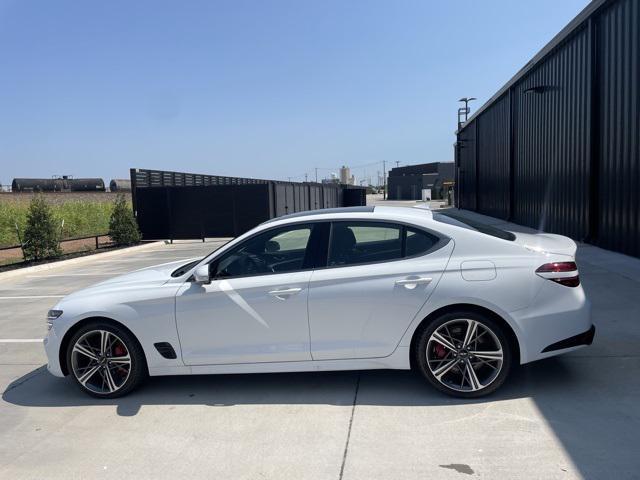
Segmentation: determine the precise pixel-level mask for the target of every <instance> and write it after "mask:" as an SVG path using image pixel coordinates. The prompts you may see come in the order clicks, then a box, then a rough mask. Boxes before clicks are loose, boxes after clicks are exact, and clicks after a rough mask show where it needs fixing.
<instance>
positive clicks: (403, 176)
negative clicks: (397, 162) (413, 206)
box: [388, 162, 454, 200]
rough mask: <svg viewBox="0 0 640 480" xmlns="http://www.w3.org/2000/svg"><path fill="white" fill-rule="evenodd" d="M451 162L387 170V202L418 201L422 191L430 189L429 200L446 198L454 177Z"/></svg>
mask: <svg viewBox="0 0 640 480" xmlns="http://www.w3.org/2000/svg"><path fill="white" fill-rule="evenodd" d="M453 166H454V164H453V162H433V163H421V164H418V165H407V166H405V167H396V168H392V169H391V170H389V185H388V191H389V200H420V199H422V189H424V188H428V189H431V198H434V199H440V198H446V194H447V186H446V185H445V182H449V183H451V182H452V181H453V177H454V168H453Z"/></svg>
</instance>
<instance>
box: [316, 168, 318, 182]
mask: <svg viewBox="0 0 640 480" xmlns="http://www.w3.org/2000/svg"><path fill="white" fill-rule="evenodd" d="M316 183H318V167H316Z"/></svg>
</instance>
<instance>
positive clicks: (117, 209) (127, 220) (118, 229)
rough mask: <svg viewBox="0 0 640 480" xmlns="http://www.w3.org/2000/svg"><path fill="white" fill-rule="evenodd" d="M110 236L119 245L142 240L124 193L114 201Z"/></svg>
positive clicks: (110, 220) (131, 243)
mask: <svg viewBox="0 0 640 480" xmlns="http://www.w3.org/2000/svg"><path fill="white" fill-rule="evenodd" d="M109 236H110V237H111V240H113V241H114V242H115V243H116V244H118V245H133V244H134V243H138V242H140V238H141V237H140V230H138V224H137V223H136V219H135V217H134V216H133V211H132V210H131V207H130V206H129V204H128V203H127V200H126V199H125V197H124V195H118V196H117V197H116V199H115V201H114V203H113V212H112V213H111V218H110V219H109Z"/></svg>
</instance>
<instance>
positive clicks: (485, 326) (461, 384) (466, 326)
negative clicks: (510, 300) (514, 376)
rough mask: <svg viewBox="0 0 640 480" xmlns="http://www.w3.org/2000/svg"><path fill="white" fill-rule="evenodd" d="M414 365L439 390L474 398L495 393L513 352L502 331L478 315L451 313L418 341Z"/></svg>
mask: <svg viewBox="0 0 640 480" xmlns="http://www.w3.org/2000/svg"><path fill="white" fill-rule="evenodd" d="M414 354H415V358H414V360H415V364H416V365H417V366H418V368H419V369H420V371H421V373H422V375H423V376H424V377H425V378H426V379H427V380H428V381H429V382H430V383H431V384H432V385H433V386H434V387H436V388H437V389H438V390H440V391H441V392H444V393H447V394H449V395H452V396H456V397H463V398H473V397H480V396H483V395H487V394H489V393H491V392H494V391H495V390H496V389H498V387H500V385H502V384H503V383H504V381H505V379H506V378H507V375H508V374H509V370H510V366H511V361H512V349H511V346H510V344H509V341H508V338H507V336H506V334H505V332H504V329H503V327H502V326H501V325H500V324H499V323H497V322H496V321H495V320H493V319H492V318H490V317H489V316H487V315H483V314H480V313H477V312H465V311H460V312H451V313H447V314H444V315H442V316H440V317H439V318H437V319H435V320H434V321H432V322H430V323H429V324H428V325H427V327H426V328H424V329H423V330H422V331H421V332H420V333H419V337H418V341H417V344H416V349H415V352H414Z"/></svg>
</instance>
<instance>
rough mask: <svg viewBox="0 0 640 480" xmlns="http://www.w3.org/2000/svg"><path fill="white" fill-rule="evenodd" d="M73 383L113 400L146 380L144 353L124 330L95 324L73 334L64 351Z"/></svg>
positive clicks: (99, 322)
mask: <svg viewBox="0 0 640 480" xmlns="http://www.w3.org/2000/svg"><path fill="white" fill-rule="evenodd" d="M67 365H68V366H69V371H70V372H71V374H72V376H73V378H74V380H75V383H76V384H77V385H78V386H79V387H80V388H81V389H82V390H83V391H84V392H86V393H88V394H89V395H93V396H95V397H100V398H115V397H119V396H122V395H125V394H126V393H129V392H130V391H131V390H133V389H134V388H136V387H137V386H138V385H139V384H140V383H141V382H142V381H143V380H144V378H145V376H146V364H145V361H144V353H143V352H142V349H141V348H140V345H139V344H138V342H137V341H136V340H135V338H133V336H132V335H131V334H130V333H129V332H128V331H126V330H124V329H122V328H120V327H118V326H116V325H113V324H111V323H107V322H101V321H96V322H92V323H90V324H87V325H85V326H83V327H82V328H80V329H79V330H78V331H77V332H75V334H74V336H73V338H72V339H71V341H70V342H69V347H68V349H67Z"/></svg>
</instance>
